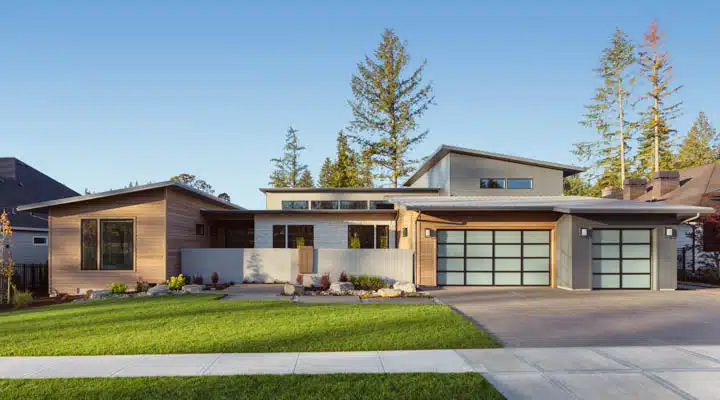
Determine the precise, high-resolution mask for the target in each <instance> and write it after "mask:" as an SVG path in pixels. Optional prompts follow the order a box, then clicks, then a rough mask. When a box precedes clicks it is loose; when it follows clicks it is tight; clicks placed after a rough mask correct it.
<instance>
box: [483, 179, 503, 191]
mask: <svg viewBox="0 0 720 400" xmlns="http://www.w3.org/2000/svg"><path fill="white" fill-rule="evenodd" d="M480 188H481V189H505V179H498V178H484V179H480Z"/></svg>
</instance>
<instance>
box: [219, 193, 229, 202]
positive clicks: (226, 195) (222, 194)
mask: <svg viewBox="0 0 720 400" xmlns="http://www.w3.org/2000/svg"><path fill="white" fill-rule="evenodd" d="M218 199H222V200H225V201H227V202H228V203H229V202H230V195H229V194H227V193H225V192H223V193H220V194H219V195H218Z"/></svg>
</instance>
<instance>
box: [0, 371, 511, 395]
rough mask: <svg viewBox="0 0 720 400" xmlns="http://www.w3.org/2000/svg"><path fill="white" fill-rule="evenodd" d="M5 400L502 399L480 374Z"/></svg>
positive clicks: (301, 379)
mask: <svg viewBox="0 0 720 400" xmlns="http://www.w3.org/2000/svg"><path fill="white" fill-rule="evenodd" d="M0 397H2V398H5V399H83V400H84V399H88V400H91V399H113V400H120V399H203V400H209V399H293V400H296V399H383V400H384V399H502V398H503V397H502V395H500V394H499V393H498V392H497V391H496V390H495V389H494V388H493V387H492V386H491V385H490V384H489V383H488V382H487V381H486V380H485V379H483V377H482V376H481V375H480V374H475V373H467V374H386V375H372V374H345V375H282V376H278V375H235V376H198V377H162V378H93V379H23V380H0Z"/></svg>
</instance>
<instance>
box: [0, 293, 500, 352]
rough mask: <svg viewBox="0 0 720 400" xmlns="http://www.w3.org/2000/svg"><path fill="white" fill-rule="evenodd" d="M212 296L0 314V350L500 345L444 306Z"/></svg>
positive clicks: (353, 348)
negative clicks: (218, 299)
mask: <svg viewBox="0 0 720 400" xmlns="http://www.w3.org/2000/svg"><path fill="white" fill-rule="evenodd" d="M217 297H218V296H216V295H186V296H162V297H142V298H130V299H114V300H103V301H89V302H82V303H69V304H62V305H56V306H48V307H41V308H36V309H28V310H21V311H14V312H9V313H1V314H0V338H2V341H0V356H41V355H98V354H168V353H220V352H223V353H232V352H237V353H240V352H285V351H360V350H411V349H439V348H446V349H451V348H483V347H499V345H498V344H497V343H496V342H495V341H494V340H493V339H491V338H490V337H489V336H488V335H487V334H485V333H484V332H483V331H481V330H480V329H478V328H476V327H475V326H473V325H472V324H471V323H470V322H469V321H467V320H466V319H464V318H463V317H461V316H459V315H457V314H456V313H455V312H453V311H452V310H451V309H450V308H449V307H447V306H441V305H398V304H296V303H292V302H284V301H217V300H216V298H217Z"/></svg>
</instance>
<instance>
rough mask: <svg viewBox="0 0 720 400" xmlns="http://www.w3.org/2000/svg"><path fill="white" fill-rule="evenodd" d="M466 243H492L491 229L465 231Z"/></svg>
mask: <svg viewBox="0 0 720 400" xmlns="http://www.w3.org/2000/svg"><path fill="white" fill-rule="evenodd" d="M467 242H468V243H492V242H493V231H467Z"/></svg>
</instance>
